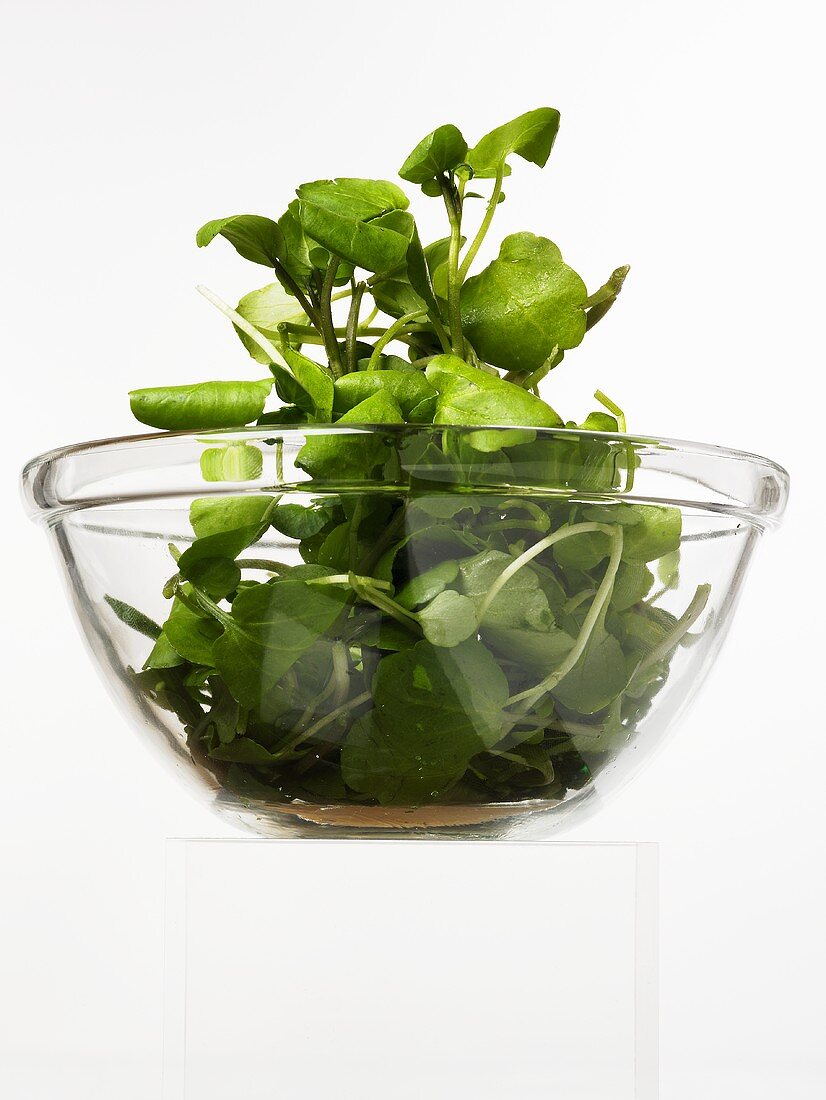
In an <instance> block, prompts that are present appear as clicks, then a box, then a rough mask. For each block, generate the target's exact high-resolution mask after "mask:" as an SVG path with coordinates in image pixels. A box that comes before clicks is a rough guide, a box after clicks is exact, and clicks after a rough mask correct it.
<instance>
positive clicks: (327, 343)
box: [319, 255, 344, 378]
mask: <svg viewBox="0 0 826 1100" xmlns="http://www.w3.org/2000/svg"><path fill="white" fill-rule="evenodd" d="M338 264H339V261H338V257H337V256H332V255H331V256H330V259H329V260H328V262H327V268H326V270H325V272H324V279H323V280H322V283H321V290H320V293H319V313H320V320H321V334H322V336H323V337H324V350H325V351H326V352H327V359H328V360H329V363H330V370H331V371H332V372H333V377H334V378H341V376H342V374H343V373H344V372H343V369H342V365H341V355H340V354H339V348H338V340H337V339H336V330H335V325H334V324H333V309H332V303H331V298H332V295H333V287H334V286H335V281H336V272H337V271H338Z"/></svg>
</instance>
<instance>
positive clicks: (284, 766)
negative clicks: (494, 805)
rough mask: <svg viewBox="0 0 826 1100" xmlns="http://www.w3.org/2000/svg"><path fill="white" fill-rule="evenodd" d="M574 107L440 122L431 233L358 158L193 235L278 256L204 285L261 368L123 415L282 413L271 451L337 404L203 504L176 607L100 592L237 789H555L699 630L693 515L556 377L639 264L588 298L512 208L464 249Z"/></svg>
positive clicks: (183, 551) (214, 450) (221, 457)
mask: <svg viewBox="0 0 826 1100" xmlns="http://www.w3.org/2000/svg"><path fill="white" fill-rule="evenodd" d="M558 127H559V113H558V112H557V111H555V110H554V109H552V108H549V107H543V108H540V109H538V110H535V111H529V112H527V113H526V114H524V115H521V116H520V117H519V118H516V119H514V120H512V121H511V122H508V123H506V124H505V125H503V126H499V127H497V128H496V129H495V130H492V131H491V132H490V133H489V134H486V135H485V136H484V137H482V138H481V139H480V140H479V141H478V142H477V143H476V144H475V145H474V146H472V147H471V146H469V145H468V143H467V141H466V140H465V138H464V136H463V135H462V133H461V132H460V131H459V130H458V129H457V127H456V126H453V125H444V126H440V127H438V128H437V129H436V130H434V131H433V132H432V133H430V134H428V135H427V136H426V137H425V138H423V139H422V140H421V141H420V142H419V143H418V145H416V147H415V148H414V149H413V151H412V152H411V153H410V154H409V156H407V158H406V159H405V160H404V163H403V164H402V167H401V169H400V171H399V176H400V177H401V179H402V180H403V181H405V182H406V183H408V184H413V185H417V186H418V187H419V188H420V189H421V191H422V192H423V194H424V195H425V196H427V197H430V198H432V199H433V200H434V201H437V202H439V203H441V204H442V205H443V206H444V211H445V214H446V229H447V233H446V235H445V236H444V237H443V238H441V239H439V240H436V241H433V242H431V243H429V244H423V243H422V240H421V238H420V236H419V232H418V229H417V225H416V221H415V219H414V217H413V215H412V213H411V212H410V210H409V199H408V196H407V194H406V193H405V192H404V191H403V190H402V189H401V187H399V186H398V185H396V184H395V183H392V182H389V181H385V180H365V179H353V178H347V177H340V178H336V179H329V180H316V181H313V182H310V183H305V184H302V185H301V186H300V187H298V188H297V191H296V195H297V197H296V198H295V199H294V200H293V201H292V202H291V203H290V204H289V206H288V207H287V209H286V210H285V211H284V213H283V214H282V215H281V216H280V217H279V218H278V219H277V220H273V219H271V218H268V217H263V216H259V215H252V214H240V215H235V216H232V217H226V218H219V219H216V220H214V221H210V222H208V223H207V224H206V225H204V226H203V227H202V228H201V229H200V230H199V231H198V234H197V238H196V240H197V244H198V245H199V246H201V247H205V246H207V245H209V244H211V243H212V242H213V241H214V240H216V239H217V238H218V237H222V238H223V239H224V240H226V241H228V242H229V243H230V244H231V245H232V246H233V248H234V249H235V250H236V251H237V252H238V253H239V254H240V255H241V256H242V257H243V258H245V259H247V260H249V261H251V262H253V263H255V264H258V265H261V266H263V267H266V268H268V269H269V270H271V271H272V272H273V274H274V279H275V281H272V282H269V283H268V284H267V285H265V286H262V287H260V288H259V289H256V290H252V291H251V292H250V293H248V294H246V295H244V297H242V298H241V300H240V301H239V302H238V303H237V306H236V307H235V308H234V309H233V308H231V307H230V306H228V305H226V304H225V303H224V302H222V301H221V300H220V299H219V298H217V297H216V296H215V295H214V294H212V292H211V291H207V290H203V293H204V294H205V296H206V297H207V298H208V299H209V300H210V301H212V302H213V304H215V305H216V306H217V307H218V308H219V309H220V310H221V312H223V313H224V314H225V315H226V316H227V317H228V318H229V319H230V321H231V322H232V323H233V325H234V327H235V330H236V332H237V334H238V336H239V337H240V339H241V342H242V343H243V345H244V347H245V348H246V350H247V351H248V353H249V354H250V356H251V358H252V359H253V360H254V361H255V363H256V364H258V365H259V367H258V368H257V369H256V373H257V374H260V368H261V367H263V368H265V369H266V370H267V371H268V376H267V377H266V379H260V378H257V379H256V380H254V381H248V382H239V381H208V382H201V383H197V384H193V385H185V386H166V387H157V388H151V389H139V390H134V391H132V393H131V394H130V399H131V405H132V411H133V413H134V415H135V416H136V417H137V419H138V420H140V421H141V422H142V423H144V424H147V425H150V426H151V427H155V428H162V429H167V430H187V431H202V430H203V431H206V430H210V429H222V428H238V427H240V426H243V425H246V424H251V423H255V424H258V425H266V426H267V428H268V432H269V431H270V430H271V432H272V438H271V439H268V441H267V445H269V446H272V447H274V448H275V450H276V457H277V461H278V463H281V462H282V461H283V450H282V448H283V444H282V442H281V440H280V437H279V434H278V433H279V431H280V430H281V429H282V427H289V426H290V425H309V426H312V425H329V424H331V423H333V424H336V425H338V426H339V430H337V431H334V432H329V431H328V432H326V433H325V432H317V433H313V431H312V430H310V429H308V431H307V433H306V438H305V441H304V442H303V445H302V446H301V449H300V450H299V452H298V454H297V456H296V457H295V465H296V467H297V468H298V470H299V472H301V471H303V476H305V477H306V479H307V480H305V481H304V482H303V484H302V485H301V486H300V488H301V492H298V490H297V489H295V488H293V489H287V490H285V491H283V492H280V493H278V492H275V491H273V492H268V493H261V492H258V491H255V492H251V491H248V492H246V493H243V494H240V495H238V494H235V495H221V494H220V493H219V494H217V495H213V496H208V497H204V498H203V499H198V500H195V501H193V502H192V506H191V512H190V520H191V525H192V530H193V536H192V538H191V539H190V540H189V541H188V545H186V546H185V547H175V546H173V547H170V551H171V554H172V558H173V559H174V562H173V565H174V570H175V571H174V574H173V575H172V576H171V578H170V579H169V580H168V581H167V583H166V585H165V587H164V595H165V596H166V597H167V599H168V600H170V607H169V611H168V614H167V616H166V619H165V621H164V622H163V623H162V624H160V623H154V622H153V621H152V620H150V619H149V618H147V616H146V615H144V614H143V613H142V612H140V611H138V610H136V609H135V608H132V607H130V606H129V605H127V604H125V603H123V602H122V601H120V600H117V599H114V598H110V597H107V599H108V601H109V604H110V607H111V610H112V612H113V614H114V615H116V616H117V617H118V618H119V619H121V620H122V621H123V622H124V623H126V624H127V625H128V626H130V627H132V628H133V629H135V630H136V631H139V632H140V633H141V634H143V635H145V636H146V637H147V638H148V639H149V640H151V642H152V648H151V651H150V652H149V653H148V656H147V658H146V661H145V664H144V667H143V668H142V669H141V670H140V671H139V672H137V673H136V674H135V675H136V678H137V681H138V683H139V685H140V688H141V690H142V691H145V692H146V693H147V694H148V695H149V696H150V697H151V698H152V699H153V700H155V702H156V703H157V704H158V705H160V706H162V707H165V708H167V709H169V710H171V711H172V712H174V713H175V714H176V715H177V716H178V718H179V720H180V721H181V723H182V724H183V726H184V729H185V732H186V737H187V743H188V745H189V748H190V751H191V752H192V754H193V756H194V757H195V758H197V759H198V761H199V762H200V763H201V764H203V765H204V766H206V767H208V768H209V769H210V770H212V771H213V773H214V774H215V775H216V776H217V777H218V778H219V780H220V781H221V782H222V784H223V785H225V786H226V787H227V788H229V789H231V790H233V791H234V792H236V793H237V794H238V795H240V796H242V797H245V798H250V799H255V800H258V801H261V800H263V801H269V802H284V801H298V802H300V803H318V802H327V803H329V802H333V803H336V802H338V803H341V802H345V803H346V802H350V803H356V804H358V803H364V804H367V805H371V804H376V803H378V804H382V805H408V806H419V805H422V804H425V803H439V802H450V803H456V802H470V803H486V802H509V801H519V800H522V799H543V800H548V799H562V798H564V797H565V796H566V794H567V793H568V792H574V791H578V790H580V789H582V788H583V787H585V786H587V785H588V784H589V783H590V782H591V781H592V779H593V776H594V774H595V773H596V772H597V771H598V770H599V769H600V768H601V767H603V766H604V765H605V764H606V763H607V762H608V761H610V759H611V758H612V755H613V754H614V753H616V752H617V751H618V750H619V749H620V748H621V747H622V746H623V745H624V744H625V743H626V742H628V740H629V739H630V738H631V737H632V736H633V734H634V732H635V730H636V727H637V725H638V723H639V722H640V720H641V719H642V718H643V717H644V715H645V714H646V712H647V710H648V708H649V707H650V705H651V701H652V699H653V697H654V696H655V694H656V693H657V692H658V691H659V690H660V688H661V687H662V685H663V684H664V682H665V680H666V678H667V676H668V670H669V662H670V660H671V658H672V656H673V654H674V652H675V650H676V648H677V647H678V646H679V645H681V644H686V642H687V641H689V640H690V637H691V635H690V633H689V632H690V629H691V627H692V625H693V624H694V623H695V622H696V620H697V619H698V618H699V616H700V615H701V613H702V611H703V608H704V606H705V603H706V600H707V597H708V588H707V586H701V587H700V588H699V589H698V590H697V592H696V594H695V596H694V599H693V600H692V601H691V603H690V605H689V606H688V608H687V609H686V611H685V612H684V614H683V615H682V616H680V617H679V618H678V617H676V616H675V615H673V614H670V613H669V612H667V611H665V610H663V609H662V608H661V607H659V606H658V603H657V595H655V596H652V595H651V593H652V590H653V589H654V588H655V585H656V584H657V583H658V582H657V579H656V576H655V574H658V575H659V585H660V586H661V587H660V591H665V590H666V589H668V588H670V587H673V586H675V585H676V583H677V581H678V577H679V550H680V538H681V520H680V512H679V511H678V510H676V509H672V508H666V507H660V506H655V505H645V504H636V503H631V502H628V501H623V500H622V499H618V495H619V494H620V493H621V492H622V490H624V489H625V490H627V489H630V488H632V486H633V477H634V468H635V465H636V458H635V455H634V450H633V445H632V444H631V443H630V442H628V441H625V440H623V439H622V438H619V439H617V438H616V435H617V433H623V432H624V431H625V418H624V415H623V413H622V411H621V410H620V409H619V407H618V406H617V405H616V404H615V403H614V402H613V401H612V400H611V399H610V398H608V397H606V396H605V395H604V394H602V393H600V391H597V395H596V396H597V398H598V400H599V402H600V405H601V406H602V407H601V408H600V409H599V410H596V411H594V412H592V413H590V415H589V416H588V417H587V418H586V419H585V421H584V422H583V423H582V424H577V423H576V422H571V421H568V422H565V421H564V420H563V418H562V417H561V416H560V415H559V414H558V413H557V412H556V411H555V410H554V409H553V408H552V407H551V406H550V405H549V404H547V402H546V401H545V400H544V399H543V398H542V397H540V395H539V385H540V383H541V382H542V381H543V379H545V378H546V376H547V375H548V374H549V373H550V372H551V371H553V370H554V369H555V368H556V367H558V366H559V364H560V363H561V362H562V360H563V357H564V355H565V353H566V352H567V351H569V350H570V349H572V348H575V347H576V346H578V345H579V344H580V343H581V342H582V340H583V339H584V337H585V335H586V333H587V332H588V331H589V330H590V329H591V328H592V327H593V325H594V324H595V323H597V322H598V321H599V320H601V319H602V317H604V316H605V314H606V312H607V311H608V310H609V309H610V308H611V306H612V305H613V303H614V301H615V300H616V298H617V295H618V294H619V292H620V290H621V289H622V286H623V282H624V280H625V277H626V274H627V272H628V268H627V267H619V268H617V269H616V270H615V271H614V272H613V273H612V274H611V275H610V276H609V278H608V279H607V281H606V282H605V283H604V284H603V285H602V286H601V287H599V288H598V289H597V290H596V291H594V292H593V293H591V294H589V292H588V289H587V287H586V285H585V283H584V281H583V280H582V278H581V277H580V276H579V275H578V274H577V273H576V272H575V271H574V270H573V268H571V267H570V266H569V265H568V264H567V263H566V262H565V261H564V260H563V258H562V253H561V252H560V249H559V247H558V246H557V245H556V244H555V243H554V242H552V241H551V240H549V239H547V238H546V237H542V236H536V235H534V234H533V233H529V232H519V233H514V234H511V235H509V236H507V237H505V239H504V240H503V241H502V242H501V245H500V248H499V252H498V255H497V256H496V258H494V259H492V260H491V262H490V263H488V264H487V266H485V267H483V268H482V269H481V270H480V271H479V272H478V273H477V274H471V273H470V272H471V268H472V266H473V264H474V261H475V260H476V258H477V255H478V254H479V252H480V249H481V247H482V245H483V243H484V242H485V241H486V238H487V234H488V232H489V230H490V227H491V224H492V222H493V219H494V216H495V212H496V210H497V208H498V206H499V205H500V204H501V202H503V201H504V200H505V192H504V190H503V187H504V181H505V180H506V178H507V177H508V176H509V175H510V173H511V170H512V167H513V166H514V161H515V159H516V158H521V159H522V160H524V161H527V162H530V163H532V164H535V165H538V166H539V167H543V166H544V165H545V163H546V162H547V160H548V158H549V156H550V153H551V149H552V147H553V144H554V141H555V138H556V135H557V130H558ZM480 185H481V187H482V189H483V190H485V191H486V193H487V198H486V199H483V198H482V195H481V194H480V192H479V191H477V190H475V189H476V188H477V187H479V186H480ZM480 199H481V200H482V202H483V205H482V206H481V215H480V217H479V218H478V219H477V222H478V225H477V228H476V229H475V232H473V234H472V235H470V231H469V230H468V228H467V226H468V221H469V219H468V217H467V213H468V209H469V208H472V204H473V201H474V200H476V201H478V200H480ZM469 204H470V206H469ZM273 391H274V395H275V397H276V398H277V399H278V400H277V404H275V405H274V406H273V407H270V408H267V407H266V405H267V402H268V399H270V397H271V394H272V393H273ZM365 425H368V426H372V427H373V430H372V431H368V432H365V431H364V430H363V426H365ZM348 428H349V429H350V430H348ZM560 428H582V429H585V431H584V433H583V432H569V433H567V434H566V433H565V432H557V433H554V431H553V429H560ZM543 429H551V430H550V431H547V430H546V431H543ZM589 433H607V434H602V435H600V434H589ZM255 439H256V441H260V436H256V437H255ZM263 463H264V451H263V450H262V448H261V446H260V445H255V444H254V443H247V442H245V441H244V439H243V436H242V437H241V438H240V439H239V437H238V433H235V434H234V435H233V436H232V437H228V438H227V440H226V441H225V442H224V441H222V439H221V436H220V434H219V435H214V436H211V437H210V438H209V445H208V446H205V448H204V451H203V453H202V458H201V470H202V474H203V477H204V479H205V481H209V482H222V481H223V482H232V483H239V482H244V481H253V480H256V479H258V478H260V477H261V475H262V471H263ZM280 471H281V467H280V465H279V466H278V467H277V474H276V478H275V481H274V482H272V481H269V482H268V484H273V485H275V486H279V485H280V483H282V482H283V478H282V476H281V472H280Z"/></svg>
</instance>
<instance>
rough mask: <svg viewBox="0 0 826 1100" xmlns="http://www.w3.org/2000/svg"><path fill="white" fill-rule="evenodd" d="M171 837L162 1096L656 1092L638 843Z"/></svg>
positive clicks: (312, 1098)
mask: <svg viewBox="0 0 826 1100" xmlns="http://www.w3.org/2000/svg"><path fill="white" fill-rule="evenodd" d="M177 847H178V848H180V849H183V851H174V850H173V851H171V852H170V853H169V857H170V861H171V864H172V866H173V867H177V869H178V873H177V876H175V875H173V876H171V889H170V898H171V899H172V900H173V902H174V900H175V898H176V897H177V904H172V905H171V906H170V910H171V911H170V913H169V914H168V921H169V925H168V927H170V930H171V937H170V938H171V940H172V941H173V943H175V944H176V947H175V948H174V949H173V950H172V951H170V954H169V958H170V962H169V965H170V968H171V971H172V973H171V975H170V977H171V979H172V980H171V981H170V986H169V988H170V997H169V1002H168V1008H169V1023H170V1024H171V1025H172V1027H171V1029H170V1031H169V1032H167V1040H168V1041H167V1046H166V1050H165V1069H166V1073H165V1079H164V1085H165V1087H164V1100H195V1098H197V1100H224V1098H225V1097H226V1096H228V1095H232V1094H237V1095H246V1096H256V1097H260V1098H261V1100H268V1098H270V1097H272V1098H273V1100H275V1098H276V1097H277V1098H278V1100H299V1098H306V1100H316V1098H322V1097H327V1096H341V1097H359V1100H386V1098H387V1097H393V1098H394V1100H418V1098H419V1097H424V1096H427V1097H428V1098H429V1100H454V1098H455V1097H457V1096H472V1097H474V1098H475V1100H494V1098H496V1100H498V1098H499V1097H501V1096H518V1097H520V1100H546V1098H548V1097H557V1096H558V1097H560V1098H563V1097H564V1100H604V1098H605V1097H606V1096H610V1097H611V1100H651V1097H652V1093H651V1092H650V1091H649V1092H647V1093H646V1092H644V1091H639V1092H638V1091H637V1090H636V1089H635V1027H634V1022H635V1011H636V1003H635V1002H636V993H637V980H638V978H640V979H643V980H645V979H646V978H647V975H646V974H645V973H644V972H643V973H640V972H638V968H637V959H636V945H635V938H636V926H637V897H638V894H639V895H640V901H641V907H642V909H643V910H646V911H645V912H644V913H643V919H644V920H645V919H647V918H648V916H649V912H648V911H647V910H649V909H650V906H651V902H652V901H654V902H655V900H656V894H655V893H652V891H655V880H654V881H652V880H651V879H650V876H646V875H643V877H642V880H641V881H640V882H639V883H638V876H637V865H638V859H637V855H638V853H637V851H636V849H635V847H634V846H633V845H555V844H554V845H536V844H533V845H531V844H527V845H526V844H502V845H488V844H484V843H481V844H480V843H476V844H462V845H454V844H439V843H435V844H434V843H432V844H405V843H403V842H397V843H389V844H388V843H378V844H369V845H364V844H359V843H352V842H339V841H322V842H313V841H293V842H287V843H285V842H283V841H234V842H233V841H230V842H220V841H219V842H204V841H190V842H181V843H179V844H178V845H177ZM643 866H645V863H644V864H643ZM638 887H639V889H638ZM182 926H183V930H184V932H185V935H183V936H181V935H180V933H181V929H182ZM226 936H228V937H229V940H230V941H231V944H232V947H231V949H229V950H226V951H224V952H223V953H222V954H221V955H220V956H218V957H216V944H217V943H219V942H220V941H221V940H222V939H224V937H226ZM181 941H183V942H181ZM184 1007H185V1013H184V1011H183V1009H184ZM184 1015H185V1029H184V1030H183V1031H182V1030H181V1029H180V1027H179V1022H180V1021H181V1019H182V1017H184ZM650 1023H651V1020H650V1014H649V1020H648V1024H649V1025H650ZM639 1039H640V1043H639V1046H640V1049H641V1050H642V1051H645V1047H646V1042H647V1043H648V1046H649V1049H650V1046H651V1039H652V1037H651V1036H650V1035H640V1036H639ZM654 1044H655V1045H654V1055H655V1056H656V1038H655V1037H654Z"/></svg>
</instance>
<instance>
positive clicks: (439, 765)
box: [341, 641, 508, 805]
mask: <svg viewBox="0 0 826 1100" xmlns="http://www.w3.org/2000/svg"><path fill="white" fill-rule="evenodd" d="M507 697H508V685H507V681H506V679H505V677H504V675H503V674H502V671H501V669H500V668H499V666H498V665H497V663H496V661H495V660H494V659H493V657H492V656H491V654H490V653H489V652H488V650H487V649H485V647H484V646H483V645H481V643H479V642H476V641H466V642H463V643H462V644H461V645H458V646H455V647H454V648H452V649H441V648H438V647H436V646H433V645H431V643H430V642H428V641H422V642H419V643H418V644H417V645H415V646H413V648H412V649H408V650H405V651H404V652H402V653H397V654H391V655H390V656H388V657H385V658H384V659H383V660H382V661H381V662H380V664H379V667H378V671H377V673H376V678H375V682H374V686H373V703H374V709H373V710H372V711H371V712H370V713H369V714H368V715H366V716H365V717H364V718H362V719H360V720H359V721H358V722H356V723H355V724H354V725H353V727H352V728H351V730H350V733H349V734H348V737H347V741H346V744H345V747H344V749H343V751H342V757H341V766H342V773H343V775H344V780H345V782H346V783H347V785H348V786H349V787H352V788H353V790H355V791H359V792H361V793H363V794H369V795H371V796H372V797H373V798H376V799H377V800H378V801H379V802H381V803H382V804H393V803H408V802H409V803H412V804H413V805H418V804H419V803H421V802H429V801H432V800H433V799H434V798H438V797H439V796H440V795H441V794H443V793H444V792H445V791H446V790H447V789H449V788H450V786H451V785H452V784H454V783H455V782H457V781H458V780H459V779H460V778H461V777H462V775H463V774H464V772H465V771H466V769H467V766H468V763H469V761H470V759H471V757H473V756H474V755H475V754H476V753H477V752H479V751H481V750H482V749H483V748H489V747H491V746H492V745H495V744H496V742H497V741H498V740H499V738H500V736H501V733H502V723H503V719H502V708H503V707H504V705H505V703H506V701H507Z"/></svg>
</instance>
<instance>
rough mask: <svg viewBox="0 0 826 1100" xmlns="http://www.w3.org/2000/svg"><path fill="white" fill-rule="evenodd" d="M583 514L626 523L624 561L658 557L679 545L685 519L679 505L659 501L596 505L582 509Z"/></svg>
mask: <svg viewBox="0 0 826 1100" xmlns="http://www.w3.org/2000/svg"><path fill="white" fill-rule="evenodd" d="M583 518H584V519H586V520H595V521H596V522H597V523H621V524H622V525H623V544H622V557H623V560H624V561H630V562H648V561H656V560H657V559H658V558H662V557H664V556H665V555H666V554H673V553H675V552H676V551H677V550H679V549H680V535H681V534H682V526H683V521H682V513H681V512H680V509H679V508H670V507H667V506H666V505H659V504H610V505H593V506H592V507H590V508H586V509H585V510H584V511H583Z"/></svg>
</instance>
